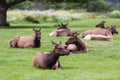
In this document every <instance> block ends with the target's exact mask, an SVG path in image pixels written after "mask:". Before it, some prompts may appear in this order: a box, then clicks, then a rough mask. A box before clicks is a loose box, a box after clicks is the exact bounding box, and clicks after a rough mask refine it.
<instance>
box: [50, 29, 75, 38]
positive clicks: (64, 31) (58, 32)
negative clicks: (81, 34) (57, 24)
mask: <svg viewBox="0 0 120 80" xmlns="http://www.w3.org/2000/svg"><path fill="white" fill-rule="evenodd" d="M72 34H73V33H72V32H71V31H70V29H58V30H55V31H53V32H51V33H50V34H49V36H54V37H55V36H71V35H72Z"/></svg>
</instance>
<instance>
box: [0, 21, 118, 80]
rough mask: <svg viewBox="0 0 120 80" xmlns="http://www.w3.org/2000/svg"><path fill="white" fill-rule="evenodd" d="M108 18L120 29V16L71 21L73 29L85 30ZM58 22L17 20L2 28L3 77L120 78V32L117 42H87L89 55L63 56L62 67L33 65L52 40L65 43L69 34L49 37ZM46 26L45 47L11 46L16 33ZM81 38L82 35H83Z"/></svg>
mask: <svg viewBox="0 0 120 80" xmlns="http://www.w3.org/2000/svg"><path fill="white" fill-rule="evenodd" d="M102 20H106V24H105V25H106V26H110V25H116V26H117V29H118V32H120V22H119V21H120V19H82V20H79V21H70V22H68V23H69V28H70V29H71V31H77V32H80V33H82V32H83V31H85V30H88V29H93V28H95V24H97V23H99V22H101V21H102ZM57 24H58V23H41V24H31V23H17V24H15V23H14V24H11V27H9V28H8V27H6V28H3V27H0V80H56V79H58V80H120V34H118V35H114V40H113V41H85V42H86V43H87V44H88V46H89V52H88V53H87V54H72V53H71V54H70V55H69V56H62V57H60V62H61V65H62V67H63V68H62V69H58V70H42V69H37V68H35V67H33V66H32V59H33V57H34V56H35V55H36V54H38V52H39V51H51V50H52V49H53V46H52V45H51V40H53V41H55V42H59V41H60V40H61V41H62V43H63V44H64V42H65V41H66V40H67V39H68V37H48V34H49V33H50V32H51V31H53V30H55V29H56V28H57V27H56V26H55V25H57ZM33 27H35V28H42V37H41V44H42V46H41V48H34V49H16V48H10V47H9V41H10V39H12V38H13V37H14V36H15V35H21V36H23V35H32V34H34V33H33V31H32V28H33ZM79 37H81V35H79Z"/></svg>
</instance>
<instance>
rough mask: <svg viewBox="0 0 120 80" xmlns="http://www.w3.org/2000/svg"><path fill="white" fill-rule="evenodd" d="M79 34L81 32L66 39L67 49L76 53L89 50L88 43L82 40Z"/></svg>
mask: <svg viewBox="0 0 120 80" xmlns="http://www.w3.org/2000/svg"><path fill="white" fill-rule="evenodd" d="M77 35H79V34H78V33H77V34H76V33H75V34H73V36H71V37H70V38H69V39H68V40H67V41H66V43H65V44H66V46H65V47H66V49H68V50H69V51H71V52H74V53H81V52H88V46H87V44H86V43H85V42H84V41H83V40H81V39H80V38H79V37H78V36H77Z"/></svg>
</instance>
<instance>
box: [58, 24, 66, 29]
mask: <svg viewBox="0 0 120 80" xmlns="http://www.w3.org/2000/svg"><path fill="white" fill-rule="evenodd" d="M67 25H68V23H67V24H63V23H61V25H60V27H59V28H58V29H68V28H67Z"/></svg>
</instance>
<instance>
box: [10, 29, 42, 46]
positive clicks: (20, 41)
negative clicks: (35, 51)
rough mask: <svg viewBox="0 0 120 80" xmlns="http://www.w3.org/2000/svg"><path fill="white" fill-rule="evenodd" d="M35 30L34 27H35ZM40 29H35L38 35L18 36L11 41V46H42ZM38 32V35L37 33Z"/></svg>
mask: <svg viewBox="0 0 120 80" xmlns="http://www.w3.org/2000/svg"><path fill="white" fill-rule="evenodd" d="M33 30H34V29H33ZM40 30H41V29H39V30H34V31H35V34H36V35H32V36H16V37H14V38H13V39H12V40H11V41H10V43H9V44H10V47H12V48H34V47H40V46H41V43H40V35H41V32H40ZM37 34H38V35H37Z"/></svg>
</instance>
